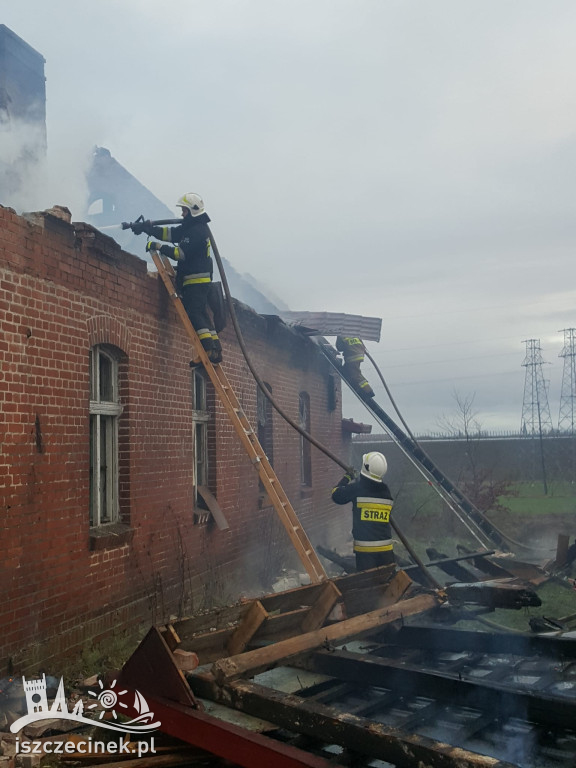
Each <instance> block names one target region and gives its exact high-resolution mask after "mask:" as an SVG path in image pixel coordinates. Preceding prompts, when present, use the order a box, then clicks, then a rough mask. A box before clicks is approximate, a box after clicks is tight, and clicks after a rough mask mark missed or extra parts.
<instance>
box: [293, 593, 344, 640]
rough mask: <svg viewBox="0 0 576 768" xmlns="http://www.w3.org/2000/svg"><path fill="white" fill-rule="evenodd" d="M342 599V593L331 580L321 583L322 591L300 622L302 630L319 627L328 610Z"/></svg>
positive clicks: (311, 629) (307, 630) (306, 630)
mask: <svg viewBox="0 0 576 768" xmlns="http://www.w3.org/2000/svg"><path fill="white" fill-rule="evenodd" d="M341 599H342V593H341V592H340V590H339V589H338V587H337V586H336V585H335V584H334V582H333V581H328V582H326V583H325V584H322V591H321V592H320V594H319V596H318V597H317V599H316V602H315V603H314V605H313V606H312V607H311V608H310V610H309V611H308V613H307V614H306V616H305V617H304V620H303V622H302V624H301V627H300V629H301V631H302V632H305V633H306V632H312V631H313V630H315V629H320V627H321V626H322V625H323V624H324V622H325V621H326V619H327V618H328V615H329V614H330V611H331V610H332V608H333V607H334V605H335V604H336V603H337V602H338V600H341Z"/></svg>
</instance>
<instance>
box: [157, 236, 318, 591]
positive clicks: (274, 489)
mask: <svg viewBox="0 0 576 768" xmlns="http://www.w3.org/2000/svg"><path fill="white" fill-rule="evenodd" d="M150 254H151V256H152V259H153V261H154V264H155V265H156V268H157V270H158V273H159V275H160V277H161V278H162V280H163V281H164V285H165V286H166V290H167V291H168V294H169V295H170V298H171V299H172V302H173V303H174V306H175V307H176V312H177V313H178V315H179V316H180V320H181V321H182V324H183V325H184V329H185V330H186V333H187V334H188V336H189V338H190V341H191V342H192V346H193V348H194V353H195V358H199V359H200V361H201V362H202V364H203V366H204V370H205V371H206V373H207V374H208V376H209V377H210V381H211V382H212V384H213V385H214V389H215V390H216V394H217V395H218V397H219V398H220V400H221V402H222V404H223V405H224V408H225V409H226V412H227V414H228V417H229V419H230V421H231V422H232V425H233V426H234V429H235V430H236V433H237V435H238V437H239V438H240V440H241V442H242V444H243V446H244V448H245V450H246V452H247V454H248V456H249V457H250V460H251V461H252V464H253V465H254V466H255V467H256V469H257V470H258V475H259V477H260V480H261V481H262V485H263V486H264V490H265V491H266V493H267V494H268V497H269V498H270V501H271V502H272V505H273V507H274V509H275V510H276V513H277V514H278V517H279V518H280V521H281V522H282V524H283V526H284V528H285V529H286V531H287V533H288V536H290V539H291V541H292V544H293V545H294V547H295V549H296V552H297V554H298V557H299V558H300V560H301V562H302V564H303V566H304V568H305V569H306V572H307V573H308V575H309V576H310V581H311V582H313V583H317V582H320V581H324V580H326V579H327V578H328V577H327V575H326V571H325V570H324V568H323V566H322V563H321V562H320V559H319V557H318V555H317V554H316V551H315V550H314V547H313V546H312V544H311V543H310V540H309V539H308V536H307V535H306V532H305V531H304V529H303V528H302V525H301V524H300V521H299V519H298V516H297V515H296V512H295V511H294V508H293V507H292V504H291V503H290V501H289V499H288V497H287V496H286V494H285V492H284V489H283V488H282V486H281V484H280V481H279V480H278V478H277V476H276V473H275V472H274V470H273V469H272V466H271V464H270V462H269V461H268V457H267V456H266V454H265V453H264V451H263V450H262V446H261V445H260V441H259V440H258V437H257V436H256V433H255V432H254V430H253V429H252V427H251V426H250V422H249V421H248V419H247V418H246V416H245V414H244V411H243V410H242V407H241V405H240V403H239V401H238V399H237V397H236V394H235V393H234V390H233V389H232V387H231V386H230V383H229V381H228V379H227V378H226V375H225V373H224V371H223V370H222V367H221V366H220V365H212V363H211V362H210V359H209V358H208V355H207V354H206V351H205V350H204V347H203V346H202V343H201V342H200V339H199V338H198V334H197V333H196V331H195V330H194V327H193V325H192V323H191V322H190V318H189V317H188V314H187V313H186V310H185V309H184V305H183V304H182V301H181V299H180V297H179V295H178V292H177V290H176V286H175V283H174V277H175V273H174V269H173V267H172V264H171V263H170V262H169V261H168V259H167V257H165V256H162V255H161V254H160V253H158V251H150Z"/></svg>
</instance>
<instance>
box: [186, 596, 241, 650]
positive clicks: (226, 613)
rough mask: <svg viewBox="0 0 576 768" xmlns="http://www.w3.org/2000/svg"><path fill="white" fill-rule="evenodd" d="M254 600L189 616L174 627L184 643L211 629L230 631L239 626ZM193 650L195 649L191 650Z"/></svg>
mask: <svg viewBox="0 0 576 768" xmlns="http://www.w3.org/2000/svg"><path fill="white" fill-rule="evenodd" d="M252 602H253V601H252V600H249V601H247V602H244V603H238V604H237V605H228V606H225V607H224V608H217V609H216V610H213V611H210V612H208V613H202V614H199V615H198V616H189V617H187V618H185V619H180V621H175V622H173V627H174V629H175V630H176V632H177V633H178V635H179V636H180V640H181V642H182V643H184V642H186V641H187V640H189V639H190V638H191V637H193V636H194V635H201V634H204V633H205V632H208V631H210V630H211V629H230V627H232V626H235V625H236V624H238V623H239V622H240V621H242V619H243V618H244V616H245V615H246V613H247V612H248V611H249V610H250V606H251V605H252ZM190 650H193V649H190Z"/></svg>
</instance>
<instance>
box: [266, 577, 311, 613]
mask: <svg viewBox="0 0 576 768" xmlns="http://www.w3.org/2000/svg"><path fill="white" fill-rule="evenodd" d="M322 586H323V584H322V583H320V584H306V585H305V586H302V587H294V588H293V589H287V590H285V591H284V592H277V593H275V594H271V595H264V597H261V598H260V602H261V603H262V605H263V606H264V608H266V610H267V611H268V613H269V614H273V613H276V612H277V611H280V612H281V613H284V612H285V611H294V610H296V609H297V608H301V607H302V606H303V605H307V606H311V605H313V604H314V603H315V602H316V600H317V598H318V595H319V594H320V593H321V591H322Z"/></svg>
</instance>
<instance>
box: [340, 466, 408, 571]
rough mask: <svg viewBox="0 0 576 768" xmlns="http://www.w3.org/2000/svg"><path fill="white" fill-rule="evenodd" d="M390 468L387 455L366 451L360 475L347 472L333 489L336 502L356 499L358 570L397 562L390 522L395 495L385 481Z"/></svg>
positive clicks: (354, 530) (354, 527) (354, 524)
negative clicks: (356, 475)
mask: <svg viewBox="0 0 576 768" xmlns="http://www.w3.org/2000/svg"><path fill="white" fill-rule="evenodd" d="M387 469H388V464H387V462H386V458H385V457H384V456H383V454H381V453H378V452H377V451H374V452H372V453H365V454H364V456H362V466H361V468H360V477H355V476H353V475H351V474H349V473H346V474H345V475H344V477H343V478H342V479H341V480H340V482H339V483H338V485H337V486H336V487H335V488H334V489H333V490H332V501H333V502H335V503H336V504H348V503H349V502H352V537H353V538H354V554H355V556H356V570H357V571H366V570H368V569H370V568H378V567H380V566H381V565H393V564H394V562H395V559H394V543H393V540H392V526H391V525H390V513H391V511H392V503H393V501H392V494H391V493H390V488H388V486H387V485H386V483H385V482H384V480H383V477H384V475H385V474H386V471H387Z"/></svg>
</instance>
